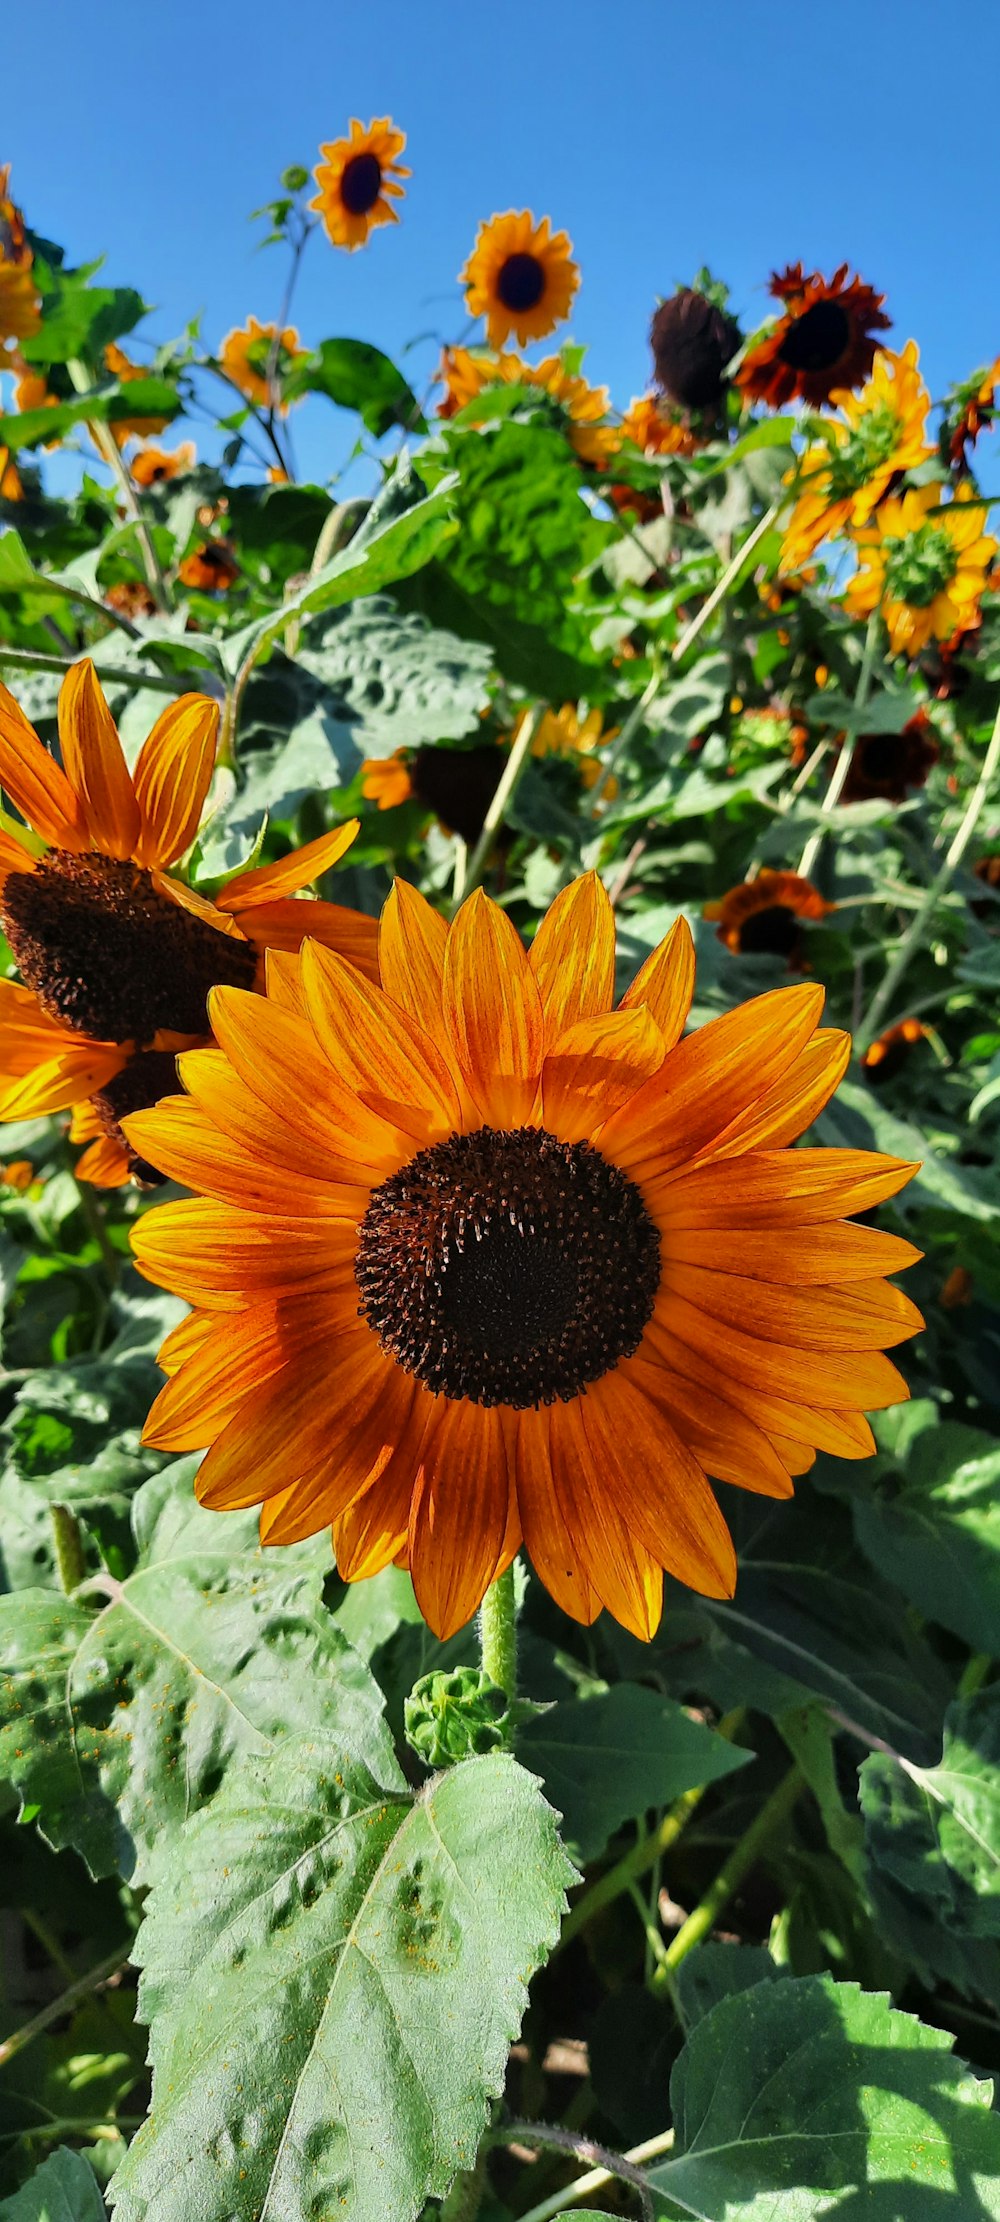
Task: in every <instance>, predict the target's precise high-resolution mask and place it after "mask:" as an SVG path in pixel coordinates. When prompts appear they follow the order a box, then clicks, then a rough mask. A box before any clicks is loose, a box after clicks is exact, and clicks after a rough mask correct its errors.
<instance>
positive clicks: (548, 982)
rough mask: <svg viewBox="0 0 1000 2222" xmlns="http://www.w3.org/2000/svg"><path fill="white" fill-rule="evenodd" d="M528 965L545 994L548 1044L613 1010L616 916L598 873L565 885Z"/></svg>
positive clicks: (550, 911) (542, 992)
mask: <svg viewBox="0 0 1000 2222" xmlns="http://www.w3.org/2000/svg"><path fill="white" fill-rule="evenodd" d="M528 963H529V965H530V967H531V971H532V974H533V976H534V980H535V985H536V987H537V989H538V993H539V996H540V998H541V1004H542V1011H543V1014H544V1020H545V1039H546V1042H548V1043H550V1044H554V1043H555V1042H556V1041H557V1040H558V1037H559V1035H560V1034H561V1033H562V1032H563V1030H564V1029H565V1028H566V1027H568V1026H575V1025H576V1024H577V1022H578V1021H579V1020H580V1019H583V1018H597V1017H599V1016H601V1015H602V1014H603V1013H604V1012H605V1011H610V1009H611V1004H612V1000H613V998H614V991H615V914H614V911H613V910H612V908H611V904H610V901H609V899H608V892H607V889H606V888H605V887H604V886H603V885H602V882H601V881H600V880H599V879H598V877H597V873H596V872H586V873H585V874H584V876H583V878H582V879H578V880H574V881H573V884H572V886H571V887H566V888H564V889H563V891H562V894H561V895H557V896H556V899H555V902H554V903H553V904H552V905H551V906H550V908H549V909H548V910H547V911H546V914H545V917H544V918H543V919H542V922H541V925H540V926H539V928H538V932H537V933H536V935H535V938H534V941H533V942H532V944H531V948H530V949H529V951H528Z"/></svg>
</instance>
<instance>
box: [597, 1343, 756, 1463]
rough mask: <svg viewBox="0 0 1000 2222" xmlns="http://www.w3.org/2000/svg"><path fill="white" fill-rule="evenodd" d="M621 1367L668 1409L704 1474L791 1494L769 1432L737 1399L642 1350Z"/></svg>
mask: <svg viewBox="0 0 1000 2222" xmlns="http://www.w3.org/2000/svg"><path fill="white" fill-rule="evenodd" d="M621 1371H622V1373H623V1374H624V1376H625V1378H626V1380H628V1381H634V1382H635V1384H636V1386H637V1387H638V1388H640V1389H641V1390H642V1392H643V1394H644V1395H645V1396H646V1397H647V1398H648V1399H649V1400H650V1401H651V1402H652V1403H653V1404H655V1405H657V1406H659V1407H660V1408H661V1409H662V1410H663V1411H664V1412H665V1413H666V1416H667V1418H668V1420H669V1421H670V1425H671V1427H672V1428H673V1430H674V1432H675V1434H676V1435H678V1436H679V1437H680V1439H681V1442H682V1443H686V1444H687V1446H688V1448H689V1450H691V1451H693V1453H694V1456H695V1458H696V1459H697V1461H698V1464H699V1466H701V1467H703V1468H704V1470H705V1472H706V1474H714V1476H715V1478H716V1480H717V1481H730V1482H734V1483H735V1484H736V1486H737V1488H740V1489H751V1490H753V1491H754V1492H755V1493H756V1494H757V1495H759V1496H764V1497H790V1496H791V1493H792V1486H791V1481H790V1479H789V1474H788V1470H787V1468H786V1467H785V1465H784V1463H783V1461H782V1458H781V1455H780V1452H779V1451H778V1450H777V1449H776V1448H775V1446H774V1443H773V1440H772V1438H771V1436H770V1435H768V1434H766V1433H765V1431H764V1429H763V1428H762V1427H759V1426H758V1425H757V1423H756V1421H755V1420H752V1419H751V1418H750V1417H749V1415H748V1414H747V1413H746V1412H742V1411H740V1409H739V1408H738V1406H737V1405H735V1404H733V1403H731V1402H730V1401H728V1400H727V1399H726V1398H725V1397H723V1396H721V1395H716V1394H715V1393H714V1392H713V1391H712V1390H711V1389H709V1388H708V1387H707V1386H705V1385H702V1386H701V1387H700V1388H697V1389H696V1388H695V1387H694V1386H693V1384H692V1383H691V1382H689V1381H686V1380H685V1379H684V1378H683V1376H682V1375H680V1374H678V1373H677V1372H676V1371H671V1372H669V1373H668V1371H667V1369H666V1367H665V1366H663V1365H657V1364H656V1363H655V1362H654V1363H651V1362H650V1357H643V1355H642V1351H641V1350H640V1351H638V1352H637V1353H636V1355H635V1357H634V1358H625V1359H623V1361H622V1365H621Z"/></svg>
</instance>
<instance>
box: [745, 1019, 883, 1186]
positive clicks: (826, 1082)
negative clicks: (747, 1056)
mask: <svg viewBox="0 0 1000 2222" xmlns="http://www.w3.org/2000/svg"><path fill="white" fill-rule="evenodd" d="M850 1059H851V1037H850V1035H849V1034H841V1033H838V1032H836V1031H835V1030H834V1029H833V1028H832V1027H824V1028H823V1029H822V1030H821V1031H820V1032H819V1033H818V1034H814V1035H813V1038H812V1041H811V1042H807V1043H806V1046H805V1048H804V1050H803V1051H802V1054H801V1056H800V1057H797V1058H796V1061H795V1063H794V1065H793V1066H792V1068H791V1071H790V1072H786V1073H783V1074H782V1077H781V1079H780V1080H779V1081H777V1082H776V1083H775V1086H774V1087H773V1088H769V1089H768V1091H767V1094H766V1095H765V1096H761V1097H760V1098H759V1100H758V1101H757V1102H756V1103H754V1104H752V1105H751V1106H750V1107H749V1108H748V1109H747V1110H746V1111H744V1112H741V1113H740V1115H739V1117H737V1118H736V1119H734V1120H733V1124H732V1126H730V1127H727V1128H726V1131H725V1133H724V1134H722V1135H720V1136H719V1138H718V1139H717V1140H716V1141H715V1142H713V1143H712V1144H711V1152H712V1156H713V1157H733V1156H736V1155H737V1154H740V1155H742V1154H743V1152H744V1151H746V1150H773V1149H778V1148H780V1147H781V1146H782V1145H783V1144H784V1143H787V1142H796V1141H798V1138H799V1135H800V1134H804V1133H805V1130H806V1128H807V1127H808V1126H811V1125H812V1122H813V1120H814V1119H815V1118H816V1117H818V1115H819V1113H820V1112H821V1111H822V1109H823V1106H824V1104H826V1103H829V1100H830V1097H831V1096H832V1094H833V1092H834V1089H835V1088H839V1086H840V1083H841V1081H842V1080H843V1077H844V1074H845V1072H846V1071H847V1067H848V1065H849V1063H850Z"/></svg>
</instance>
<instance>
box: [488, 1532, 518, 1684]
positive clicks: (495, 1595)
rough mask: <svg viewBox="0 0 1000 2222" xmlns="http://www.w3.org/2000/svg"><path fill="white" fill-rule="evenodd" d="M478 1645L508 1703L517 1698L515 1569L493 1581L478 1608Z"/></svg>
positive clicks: (493, 1678)
mask: <svg viewBox="0 0 1000 2222" xmlns="http://www.w3.org/2000/svg"><path fill="white" fill-rule="evenodd" d="M479 1644H480V1653H481V1657H482V1662H483V1667H484V1669H485V1671H486V1673H487V1674H488V1675H489V1676H490V1679H491V1681H493V1682H495V1683H496V1685H497V1687H498V1689H501V1690H502V1691H503V1693H504V1696H505V1697H506V1699H507V1701H508V1704H513V1701H514V1699H515V1697H516V1696H517V1606H516V1603H515V1599H514V1569H513V1566H508V1568H507V1572H506V1573H505V1574H500V1575H498V1577H497V1579H496V1581H495V1582H491V1584H490V1587H489V1589H488V1590H487V1592H486V1595H485V1597H484V1598H483V1602H482V1604H481V1606H480V1608H479Z"/></svg>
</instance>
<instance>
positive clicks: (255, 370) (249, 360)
mask: <svg viewBox="0 0 1000 2222" xmlns="http://www.w3.org/2000/svg"><path fill="white" fill-rule="evenodd" d="M276 335H277V336H278V351H277V359H276V363H275V378H276V381H277V384H278V386H279V388H280V386H281V382H282V380H283V379H284V378H285V377H286V376H287V373H288V372H289V370H291V368H292V366H293V364H294V363H297V362H300V361H301V359H302V357H303V355H304V354H305V348H304V347H303V346H302V345H301V343H300V340H299V335H298V332H297V331H296V329H295V326H294V324H286V326H285V328H284V330H283V331H282V332H281V333H280V335H279V334H278V327H277V325H276V324H261V323H259V322H258V319H257V318H256V317H255V316H248V317H247V320H246V323H245V324H242V325H240V326H238V327H237V328H236V329H235V330H233V331H232V332H227V333H226V336H225V339H224V340H223V342H222V345H221V347H220V349H219V368H220V370H222V371H223V372H224V373H225V376H226V377H227V378H228V379H229V382H230V384H231V385H233V386H236V387H238V389H239V391H240V393H242V394H245V395H246V398H247V400H248V401H252V402H253V403H254V406H255V407H256V408H258V409H268V408H270V405H271V385H270V381H269V379H268V375H267V373H268V364H269V363H270V360H271V353H272V349H273V347H274V341H275V336H276ZM287 413H288V403H287V401H285V400H284V399H281V400H279V402H278V414H279V416H282V417H283V416H286V415H287Z"/></svg>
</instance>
